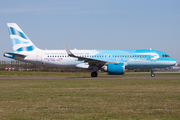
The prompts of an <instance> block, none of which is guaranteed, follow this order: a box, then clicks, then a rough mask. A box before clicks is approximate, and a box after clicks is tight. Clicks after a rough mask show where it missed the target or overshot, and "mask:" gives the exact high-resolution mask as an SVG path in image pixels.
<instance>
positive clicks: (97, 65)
mask: <svg viewBox="0 0 180 120" xmlns="http://www.w3.org/2000/svg"><path fill="white" fill-rule="evenodd" d="M7 27H8V30H9V34H10V38H11V42H12V46H13V52H5V53H4V56H5V57H8V58H11V59H15V60H19V61H23V62H29V63H33V64H39V65H45V66H51V67H58V68H61V69H76V68H80V69H90V70H92V73H91V77H97V76H98V73H97V71H98V70H103V71H105V72H108V74H109V75H123V74H124V73H125V69H151V77H154V76H155V74H154V68H165V67H169V66H173V65H175V64H176V61H175V60H174V59H173V58H171V57H170V56H169V55H168V54H166V53H164V52H161V51H158V50H152V49H149V50H77V49H74V50H69V49H68V48H67V47H66V45H63V46H64V48H65V50H42V49H39V48H38V47H36V46H35V45H34V44H33V43H32V42H31V40H30V39H29V38H28V37H27V36H26V34H25V33H24V32H23V31H22V30H21V29H20V27H19V26H18V25H17V24H16V23H7Z"/></svg>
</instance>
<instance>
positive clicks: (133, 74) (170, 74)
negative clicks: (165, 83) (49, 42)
mask: <svg viewBox="0 0 180 120" xmlns="http://www.w3.org/2000/svg"><path fill="white" fill-rule="evenodd" d="M98 74H99V75H98V76H99V77H118V76H121V77H150V75H151V73H150V72H125V74H124V75H107V73H106V72H102V73H98ZM155 75H156V77H173V76H179V77H180V72H164V73H159V72H155ZM0 76H13V77H16V76H67V77H90V76H91V73H90V72H84V73H82V72H74V73H71V72H21V71H0Z"/></svg>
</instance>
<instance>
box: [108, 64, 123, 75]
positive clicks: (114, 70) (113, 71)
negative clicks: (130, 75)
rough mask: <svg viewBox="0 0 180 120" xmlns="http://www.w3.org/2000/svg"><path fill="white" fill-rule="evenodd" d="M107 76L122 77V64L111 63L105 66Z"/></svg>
mask: <svg viewBox="0 0 180 120" xmlns="http://www.w3.org/2000/svg"><path fill="white" fill-rule="evenodd" d="M107 71H108V74H109V75H123V74H124V72H125V65H124V63H112V64H108V65H107Z"/></svg>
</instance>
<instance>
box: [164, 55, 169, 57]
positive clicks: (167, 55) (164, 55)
mask: <svg viewBox="0 0 180 120" xmlns="http://www.w3.org/2000/svg"><path fill="white" fill-rule="evenodd" d="M162 57H170V56H169V55H162Z"/></svg>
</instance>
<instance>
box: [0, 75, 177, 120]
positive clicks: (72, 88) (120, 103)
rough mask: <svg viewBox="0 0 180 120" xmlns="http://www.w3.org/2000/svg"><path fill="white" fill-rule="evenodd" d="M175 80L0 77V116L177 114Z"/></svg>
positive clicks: (140, 119) (33, 119)
mask: <svg viewBox="0 0 180 120" xmlns="http://www.w3.org/2000/svg"><path fill="white" fill-rule="evenodd" d="M53 74H54V73H53ZM178 76H179V75H178ZM179 86H180V80H179V79H171V80H170V79H139V80H138V79H105V78H104V79H59V80H56V79H54V80H31V79H29V80H16V79H14V80H13V79H12V80H9V79H6V80H3V79H0V119H2V120H5V119H6V120H7V119H8V120H9V119H10V120H37V119H45V120H51V119H53V120H54V119H57V120H59V119H77V120H83V119H89V120H94V119H97V120H99V119H102V120H105V119H124V120H134V119H136V120H147V119H148V120H152V119H156V120H160V119H161V120H173V119H174V120H177V119H180V87H179Z"/></svg>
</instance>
